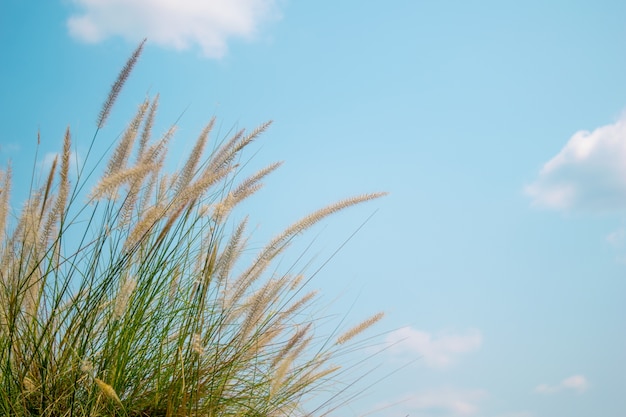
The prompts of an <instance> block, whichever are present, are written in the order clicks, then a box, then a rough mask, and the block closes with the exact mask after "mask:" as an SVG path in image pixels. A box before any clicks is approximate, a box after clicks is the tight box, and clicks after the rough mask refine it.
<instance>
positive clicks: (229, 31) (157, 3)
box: [67, 0, 280, 58]
mask: <svg viewBox="0 0 626 417" xmlns="http://www.w3.org/2000/svg"><path fill="white" fill-rule="evenodd" d="M72 1H73V3H75V4H76V5H77V6H78V8H79V9H80V12H78V13H76V14H73V15H72V16H70V17H69V19H68V21H67V26H68V29H69V31H70V34H71V35H72V36H74V37H75V38H77V39H80V40H82V41H84V42H89V43H95V42H100V41H102V40H104V39H107V38H109V37H112V36H121V37H123V38H125V39H127V40H130V41H133V42H137V41H139V40H141V39H143V38H146V37H147V38H148V40H149V42H152V43H156V44H158V45H161V46H165V47H170V48H175V49H179V50H182V49H188V48H189V47H191V46H193V45H197V46H199V47H200V48H201V50H202V52H203V54H204V55H205V56H207V57H211V58H220V57H222V56H223V55H224V54H225V53H226V50H227V41H228V40H229V39H231V38H243V39H251V38H253V37H254V36H255V35H256V34H257V32H258V29H259V26H260V25H261V24H262V23H263V22H266V21H268V20H273V19H277V18H279V17H280V16H279V11H278V7H277V5H276V2H277V0H211V1H208V0H72Z"/></svg>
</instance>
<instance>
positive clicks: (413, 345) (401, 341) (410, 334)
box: [386, 327, 483, 368]
mask: <svg viewBox="0 0 626 417" xmlns="http://www.w3.org/2000/svg"><path fill="white" fill-rule="evenodd" d="M386 341H387V343H388V344H389V345H390V348H389V351H390V352H391V353H393V354H417V355H419V356H420V357H421V358H422V359H423V361H424V363H425V364H426V365H428V366H430V367H434V368H444V367H447V366H449V365H451V364H452V363H453V362H454V361H455V359H456V357H457V356H458V355H460V354H463V353H467V352H471V351H474V350H477V349H478V348H480V346H481V345H482V341H483V338H482V334H481V333H480V331H479V330H477V329H469V330H467V331H466V332H465V333H456V334H455V333H451V332H440V333H438V334H436V335H432V334H431V333H428V332H424V331H421V330H416V329H413V328H411V327H403V328H401V329H398V330H396V331H393V332H391V333H390V334H389V335H388V336H387V339H386Z"/></svg>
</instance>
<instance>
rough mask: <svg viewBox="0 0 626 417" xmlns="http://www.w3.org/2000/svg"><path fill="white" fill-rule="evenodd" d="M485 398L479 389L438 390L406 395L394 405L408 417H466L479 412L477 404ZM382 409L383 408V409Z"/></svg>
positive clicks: (485, 394)
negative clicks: (400, 407)
mask: <svg viewBox="0 0 626 417" xmlns="http://www.w3.org/2000/svg"><path fill="white" fill-rule="evenodd" d="M486 397H487V392H486V391H485V390H481V389H472V390H469V389H454V388H440V389H433V390H428V391H424V392H419V393H416V394H412V395H407V396H405V397H404V398H402V399H400V400H399V401H397V402H395V404H401V405H402V410H406V411H403V412H402V413H401V414H402V415H405V413H408V414H409V415H410V416H412V417H413V416H415V417H421V416H424V417H425V416H433V415H434V416H438V417H466V416H473V415H475V414H476V413H478V411H479V403H480V402H481V401H482V400H483V399H485V398H486ZM383 408H384V407H383Z"/></svg>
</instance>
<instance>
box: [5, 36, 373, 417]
mask: <svg viewBox="0 0 626 417" xmlns="http://www.w3.org/2000/svg"><path fill="white" fill-rule="evenodd" d="M143 45H144V42H142V43H141V44H140V45H139V47H138V48H137V49H136V50H135V52H134V53H133V55H132V56H131V58H130V59H129V61H128V62H127V64H126V66H125V67H124V68H123V69H122V71H121V73H120V75H119V77H118V79H117V80H116V82H115V83H114V84H113V87H112V89H111V92H110V93H109V96H108V98H107V100H106V102H105V105H104V106H103V108H102V111H101V113H100V116H99V118H98V122H97V129H96V133H95V135H94V137H93V140H92V143H91V144H90V146H89V148H88V149H89V152H88V153H87V155H84V156H83V157H81V162H80V163H81V164H82V165H80V166H78V169H77V172H78V177H77V179H76V181H74V182H73V181H71V180H70V177H71V175H70V168H69V167H70V162H71V161H70V159H71V149H72V141H71V135H70V130H69V128H68V129H67V132H66V135H65V139H64V142H63V150H62V152H61V154H60V158H57V159H55V160H54V163H53V164H52V166H51V168H50V169H49V171H48V172H47V173H46V175H43V176H42V178H44V181H43V185H41V186H33V190H32V192H31V194H30V197H29V198H28V199H27V201H26V202H25V204H24V205H23V208H22V211H21V213H20V214H19V215H17V216H12V215H9V213H12V210H11V209H10V206H9V196H10V193H11V183H12V174H11V169H10V167H8V168H6V169H5V170H2V171H0V256H1V263H0V265H1V266H0V414H1V415H11V416H18V417H22V416H50V417H53V416H76V417H86V416H103V417H104V416H133V417H151V416H155V417H156V416H167V417H169V416H171V417H175V416H181V417H182V416H215V417H217V416H220V417H222V416H304V415H312V414H310V411H309V410H307V400H308V399H310V398H316V395H318V394H319V393H323V392H326V391H328V389H327V388H323V387H324V385H325V384H327V383H328V382H329V381H332V378H333V375H338V373H339V370H340V369H341V368H340V367H339V366H338V365H337V364H336V363H335V360H336V359H338V356H340V355H341V354H342V353H345V352H346V347H345V346H343V345H344V344H345V343H347V342H348V341H350V340H352V339H353V338H354V337H356V336H357V335H358V334H360V333H361V332H363V331H364V330H365V329H366V328H368V327H370V326H371V325H373V324H374V323H375V322H376V321H378V320H379V319H380V318H381V317H382V315H376V316H374V317H373V318H371V319H369V320H366V321H365V322H363V323H361V324H360V325H358V326H356V327H354V328H353V329H351V330H348V331H347V332H346V333H344V334H343V335H342V336H340V337H339V339H337V342H336V343H332V341H329V338H324V337H322V336H320V335H318V334H316V333H315V329H316V323H317V321H318V320H319V319H317V318H315V317H314V316H312V315H311V314H310V311H311V307H312V306H314V304H315V302H316V300H317V299H318V298H317V292H315V291H309V290H308V289H306V288H305V287H306V284H307V283H308V282H309V279H310V277H308V278H307V277H305V276H304V275H303V274H295V275H294V274H291V273H290V272H288V273H284V274H281V273H280V272H278V271H279V268H278V266H277V264H278V263H279V262H278V261H279V260H280V256H281V255H282V254H283V253H284V251H285V250H286V249H287V248H288V247H289V244H290V243H291V241H292V240H293V239H294V238H296V237H297V236H298V235H300V234H302V233H304V232H305V231H307V230H308V229H310V228H311V227H312V226H313V225H315V224H317V223H318V222H320V221H322V220H324V219H326V218H327V217H329V216H331V215H333V214H334V213H337V212H339V211H341V210H344V209H347V208H349V207H352V206H354V205H358V204H362V203H364V202H367V201H370V200H372V199H376V198H378V197H380V196H382V195H383V194H382V193H375V194H366V195H362V196H356V197H353V198H348V199H346V200H342V201H339V202H337V203H335V204H331V205H329V206H327V207H323V208H322V209H320V210H318V211H315V212H314V213H312V214H310V215H308V216H306V217H304V218H303V219H301V220H299V221H297V222H295V223H293V224H292V225H291V226H289V227H288V228H287V229H286V230H284V231H283V232H282V233H279V234H278V235H277V236H276V237H275V238H273V239H271V240H270V242H269V243H268V244H267V245H266V246H265V247H262V248H261V249H260V250H259V251H258V253H256V255H254V254H253V255H252V256H250V253H251V251H252V249H251V248H250V247H248V245H247V242H248V236H249V235H248V232H247V218H244V219H243V220H238V221H235V219H233V217H234V215H233V212H234V211H233V209H234V208H235V207H237V206H239V205H240V204H241V202H242V201H244V200H245V199H247V198H248V197H250V196H251V195H253V194H254V193H256V192H257V191H258V190H259V189H260V188H261V187H262V181H263V180H264V179H265V178H266V177H267V176H268V175H269V174H270V173H272V172H273V171H274V170H275V169H277V168H278V167H279V165H280V164H279V163H276V164H271V165H269V166H268V167H266V168H264V169H261V170H259V171H258V172H256V173H254V174H253V175H251V176H249V177H247V178H244V179H242V180H240V179H239V178H238V175H239V172H240V167H239V166H238V164H237V161H240V160H241V158H242V152H243V151H244V150H245V149H246V148H247V147H248V146H249V145H250V144H251V143H252V142H253V141H254V140H256V139H257V138H258V137H259V136H260V135H261V134H262V133H263V132H264V131H265V130H266V129H267V127H268V126H269V123H265V124H262V125H261V126H259V127H258V128H256V129H254V130H253V131H252V132H250V133H247V132H246V131H245V130H242V131H239V132H237V133H235V134H234V135H233V136H232V137H230V138H226V139H224V140H223V141H222V142H221V144H218V145H216V146H215V149H214V150H213V151H212V152H210V153H207V152H206V150H205V149H206V148H207V147H206V143H207V140H208V137H209V134H210V132H211V130H212V127H213V125H214V120H211V121H210V122H209V123H208V124H207V125H206V127H205V128H204V129H203V131H202V132H201V133H200V135H199V137H198V140H197V141H196V144H195V146H194V148H193V151H192V152H191V154H190V155H189V157H188V159H187V162H186V163H185V164H184V165H183V167H182V168H181V169H180V170H178V171H176V172H173V173H167V172H165V168H164V167H165V166H166V164H165V162H166V154H167V150H168V144H169V141H170V139H171V137H172V135H173V133H174V131H175V129H174V127H172V128H171V129H169V130H168V131H167V133H166V134H165V135H164V136H162V137H161V138H159V139H157V140H156V141H153V139H152V131H153V124H154V118H155V116H156V111H157V108H158V96H157V97H155V98H154V99H148V100H146V101H145V102H143V103H142V104H141V106H140V107H139V109H138V111H137V113H136V114H135V115H134V116H133V118H132V120H131V122H130V124H129V125H128V128H127V129H126V131H125V133H124V134H123V135H122V136H121V139H120V141H119V143H118V144H117V146H115V147H114V148H113V151H112V154H111V156H110V158H109V159H108V161H104V160H102V158H101V156H100V155H97V156H95V155H90V154H89V153H91V149H92V148H93V144H94V141H96V140H98V136H99V135H100V134H101V129H102V127H103V126H104V124H105V122H106V120H107V117H108V115H109V113H110V111H111V108H112V106H113V104H114V102H115V99H116V98H117V96H118V94H119V92H120V91H121V88H122V86H123V84H124V83H125V81H126V80H127V78H128V77H129V75H130V72H131V71H132V68H133V66H134V65H135V63H136V62H137V60H138V58H139V55H140V54H141V51H142V48H143ZM137 139H138V140H137ZM92 159H94V160H95V161H96V162H95V164H92V163H91V160H92ZM90 164H91V165H90ZM100 165H103V167H100ZM98 169H102V172H103V173H102V176H101V177H100V178H99V179H96V178H95V177H94V175H95V174H94V173H95V172H98ZM82 173H89V174H87V175H82ZM94 183H95V185H93V186H92V184H94ZM88 187H89V188H90V189H91V192H90V193H89V194H88V195H86V196H85V195H83V192H82V190H86V189H88ZM250 260H251V261H250ZM350 385H351V384H350V383H348V384H347V386H350ZM337 398H340V396H338V395H337V394H336V393H334V394H333V395H332V396H331V400H336V399H337ZM319 403H320V402H319V401H318V400H317V399H316V404H318V405H317V406H316V408H315V410H313V411H314V412H315V414H316V415H324V414H325V413H327V412H329V411H330V410H334V409H335V408H336V407H337V404H335V403H332V402H331V401H329V402H328V404H326V406H325V407H324V406H322V407H320V406H319Z"/></svg>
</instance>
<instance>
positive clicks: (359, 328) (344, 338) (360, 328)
mask: <svg viewBox="0 0 626 417" xmlns="http://www.w3.org/2000/svg"><path fill="white" fill-rule="evenodd" d="M384 316H385V313H383V312H380V313H378V314H375V315H373V316H372V317H370V318H369V319H367V320H365V321H363V322H361V323H360V324H358V325H356V326H354V327H353V328H351V329H350V330H348V331H347V332H345V333H344V334H342V335H341V336H339V337H338V338H337V344H338V345H343V344H344V343H346V342H348V341H349V340H351V339H353V338H354V337H356V336H357V335H359V334H361V333H363V332H364V331H365V330H367V329H368V328H370V327H372V326H373V325H374V324H376V323H377V322H379V321H380V320H381V319H382V318H383V317H384Z"/></svg>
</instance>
